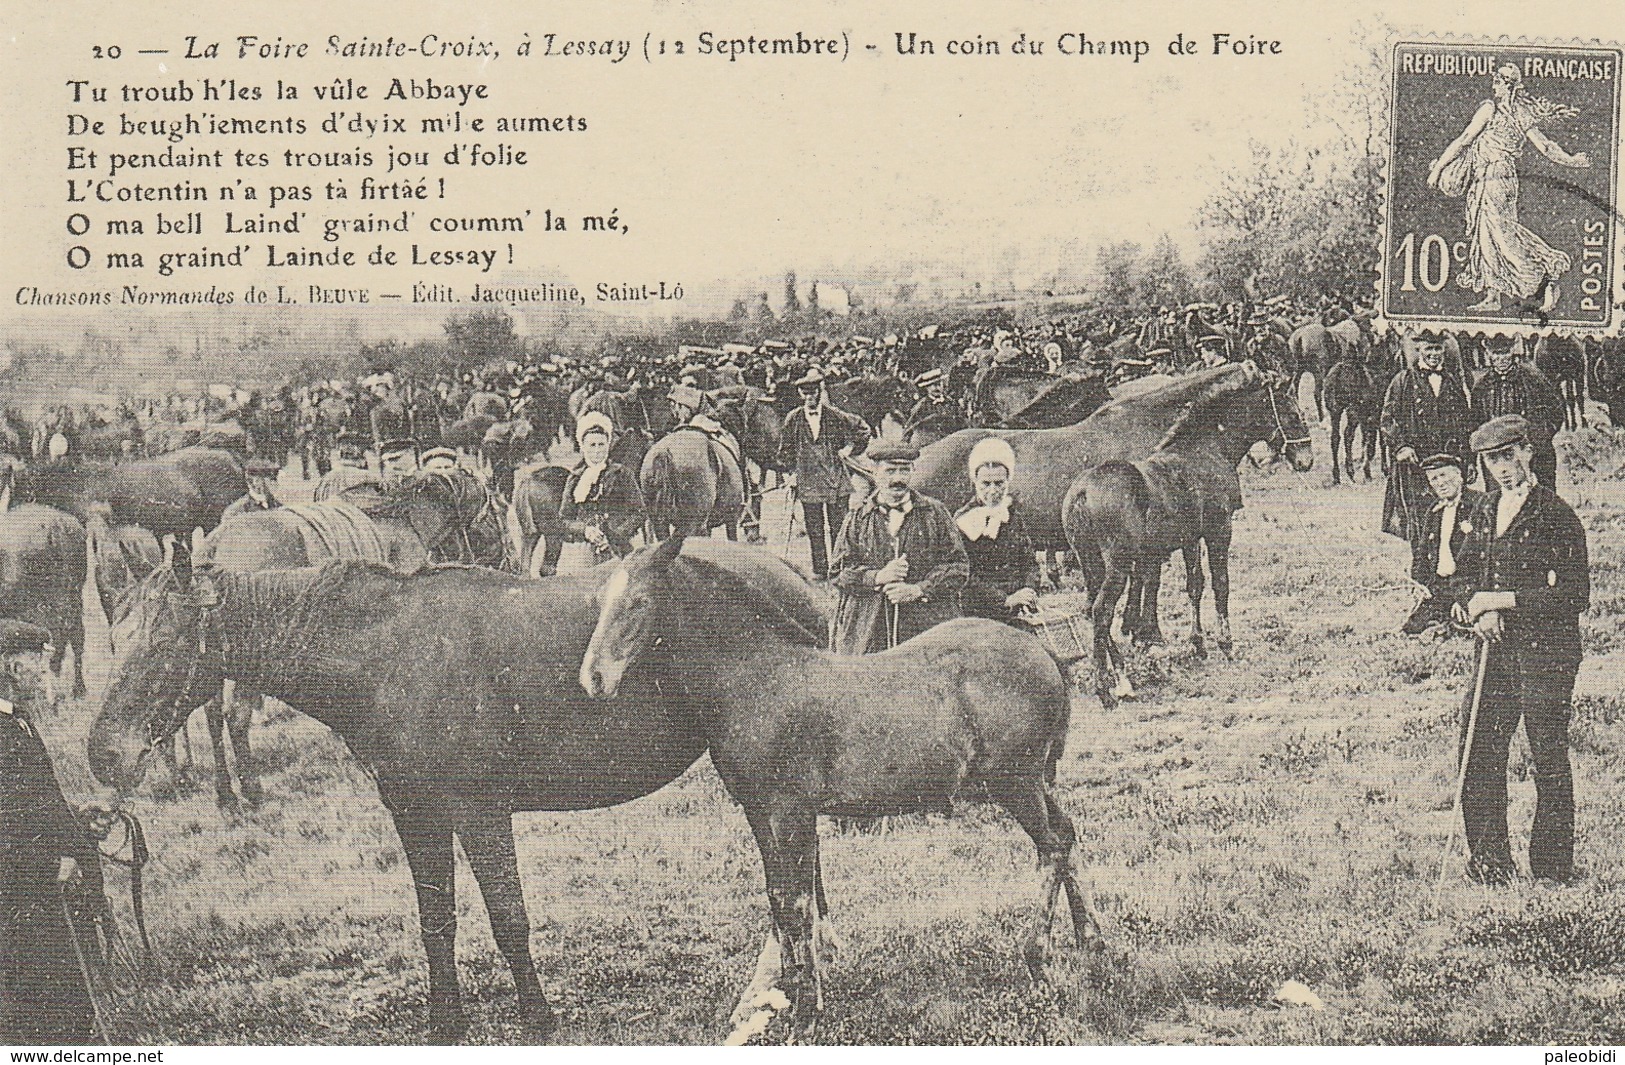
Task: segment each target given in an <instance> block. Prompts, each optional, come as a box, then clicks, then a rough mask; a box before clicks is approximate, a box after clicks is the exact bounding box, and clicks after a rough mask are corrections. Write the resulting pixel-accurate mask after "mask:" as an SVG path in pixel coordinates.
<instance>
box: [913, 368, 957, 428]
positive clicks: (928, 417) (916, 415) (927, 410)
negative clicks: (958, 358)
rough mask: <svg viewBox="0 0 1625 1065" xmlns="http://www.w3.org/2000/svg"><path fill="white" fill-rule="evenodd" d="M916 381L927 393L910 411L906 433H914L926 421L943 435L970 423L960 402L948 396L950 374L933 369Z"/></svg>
mask: <svg viewBox="0 0 1625 1065" xmlns="http://www.w3.org/2000/svg"><path fill="white" fill-rule="evenodd" d="M914 383H915V384H916V385H918V386H919V387H920V388H922V389H924V390H925V395H923V396H921V397H920V401H919V402H918V403H916V404H914V409H913V410H911V411H909V412H908V423H907V424H908V428H907V430H906V432H905V434H904V435H907V433H912V432H913V431H914V430H915V429H917V428H919V427H920V426H921V425H923V424H925V423H926V422H928V421H929V422H930V423H931V428H932V430H933V431H934V432H935V433H937V434H938V435H941V436H947V435H948V434H949V433H957V432H958V431H959V430H961V429H963V428H965V426H966V425H967V424H968V423H967V422H966V421H965V412H964V411H963V410H961V409H960V407H959V404H957V403H955V402H954V401H953V400H951V399H949V398H948V375H947V374H946V373H944V372H943V371H942V370H941V369H931V370H927V371H925V373H923V374H921V375H920V376H918V377H916V378H915V379H914Z"/></svg>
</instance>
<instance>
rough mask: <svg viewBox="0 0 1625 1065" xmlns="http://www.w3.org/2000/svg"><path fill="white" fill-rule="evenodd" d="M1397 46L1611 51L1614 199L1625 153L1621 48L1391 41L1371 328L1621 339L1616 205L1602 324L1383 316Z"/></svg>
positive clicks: (1622, 249) (1624, 221)
mask: <svg viewBox="0 0 1625 1065" xmlns="http://www.w3.org/2000/svg"><path fill="white" fill-rule="evenodd" d="M1401 45H1422V46H1427V45H1442V46H1447V47H1451V46H1453V47H1463V46H1466V47H1475V48H1587V49H1612V50H1614V51H1615V52H1616V53H1617V54H1618V55H1619V57H1620V59H1621V63H1622V65H1621V66H1620V67H1618V68H1616V70H1617V73H1616V75H1615V79H1614V84H1615V91H1614V99H1613V104H1614V130H1615V141H1614V146H1613V155H1612V158H1611V159H1610V160H1609V162H1610V166H1611V171H1612V172H1611V175H1610V185H1611V187H1612V189H1613V190H1614V193H1615V195H1616V196H1618V194H1619V181H1620V152H1621V149H1622V148H1625V121H1622V120H1625V101H1622V97H1625V45H1622V44H1621V43H1619V42H1616V41H1603V40H1598V39H1596V38H1591V39H1580V38H1563V39H1553V40H1549V39H1546V38H1542V37H1521V36H1520V37H1511V36H1507V35H1504V34H1503V35H1502V36H1499V37H1483V36H1477V35H1469V34H1454V33H1405V34H1402V35H1397V36H1394V37H1390V38H1389V39H1388V42H1387V46H1386V48H1385V51H1386V53H1387V63H1388V66H1387V69H1386V70H1385V71H1384V75H1383V91H1384V92H1385V93H1387V97H1388V98H1387V100H1385V101H1384V106H1383V107H1382V108H1381V110H1380V112H1379V113H1380V114H1381V116H1382V128H1381V130H1380V131H1379V133H1380V135H1381V137H1382V141H1381V143H1382V146H1383V148H1382V155H1381V157H1380V158H1379V159H1378V163H1377V170H1378V176H1379V180H1378V183H1377V206H1378V220H1377V247H1376V260H1377V277H1376V281H1375V283H1374V287H1375V293H1374V296H1373V306H1374V307H1375V309H1376V312H1377V313H1376V317H1375V319H1374V320H1373V322H1372V327H1373V328H1374V329H1376V330H1377V331H1379V332H1384V333H1386V332H1387V331H1389V330H1395V331H1397V332H1399V333H1401V334H1405V335H1409V334H1412V333H1416V332H1418V331H1421V330H1424V329H1439V330H1448V331H1450V332H1453V333H1460V334H1464V335H1468V336H1485V337H1488V336H1523V337H1528V336H1538V335H1543V334H1549V333H1550V334H1557V335H1562V336H1575V337H1586V338H1594V339H1603V338H1608V337H1618V336H1621V335H1622V334H1625V308H1622V306H1621V305H1622V304H1625V275H1622V273H1621V270H1622V267H1625V212H1622V211H1621V208H1620V206H1619V205H1618V204H1617V203H1616V204H1615V205H1614V206H1613V208H1612V210H1613V219H1614V245H1613V262H1612V264H1611V266H1612V277H1613V280H1614V285H1613V292H1612V293H1610V296H1609V301H1608V318H1607V320H1606V321H1605V322H1604V323H1603V324H1601V325H1596V324H1594V323H1589V322H1581V323H1575V322H1564V321H1558V320H1546V321H1528V322H1485V321H1479V320H1477V319H1461V318H1448V317H1446V318H1434V317H1425V316H1414V317H1413V316H1406V317H1402V318H1395V317H1392V316H1390V315H1389V314H1388V313H1387V305H1386V300H1387V294H1388V233H1389V230H1388V223H1389V202H1390V196H1389V192H1390V188H1389V186H1390V183H1391V181H1392V179H1393V171H1394V137H1393V134H1394V127H1395V121H1394V113H1393V111H1394V106H1395V102H1396V97H1397V93H1396V92H1395V91H1394V79H1395V76H1396V73H1397V69H1398V62H1397V55H1398V49H1399V47H1400V46H1401Z"/></svg>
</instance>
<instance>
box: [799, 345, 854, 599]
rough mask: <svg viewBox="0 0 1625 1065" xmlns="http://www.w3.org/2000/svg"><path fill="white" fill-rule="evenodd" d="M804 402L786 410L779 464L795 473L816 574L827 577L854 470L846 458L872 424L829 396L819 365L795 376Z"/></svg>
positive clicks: (824, 578)
mask: <svg viewBox="0 0 1625 1065" xmlns="http://www.w3.org/2000/svg"><path fill="white" fill-rule="evenodd" d="M794 384H795V388H796V391H798V392H799V393H800V394H801V406H799V407H797V408H796V409H795V410H793V411H791V412H790V413H789V414H787V415H785V418H784V432H783V433H782V435H781V436H780V437H779V462H778V465H779V468H780V469H783V470H789V471H790V475H791V476H792V477H794V478H795V483H794V488H793V491H794V493H795V498H796V499H797V500H799V501H800V503H801V515H802V519H803V523H804V524H805V525H806V528H807V542H808V546H809V548H810V550H811V552H812V568H813V576H814V577H815V578H816V579H818V580H826V579H828V577H829V556H830V548H831V545H832V541H833V540H834V538H835V535H836V533H837V532H838V531H839V530H840V528H841V522H842V520H843V519H844V518H845V517H846V499H847V495H848V494H849V492H850V488H849V484H850V474H849V473H848V471H847V467H846V462H845V459H846V458H847V456H849V455H853V454H856V453H861V452H862V451H863V449H864V448H865V447H867V446H868V444H869V427H868V426H867V425H865V424H864V423H863V419H861V418H859V417H858V416H857V415H855V414H848V413H847V412H846V411H844V410H841V409H840V408H838V407H836V406H834V405H833V404H831V403H830V402H828V400H827V399H826V397H825V393H824V375H823V373H822V372H821V371H820V370H819V369H818V368H817V367H816V366H815V367H812V368H810V369H809V370H808V371H807V372H806V373H805V374H803V375H802V376H800V377H798V378H796V379H795V382H794Z"/></svg>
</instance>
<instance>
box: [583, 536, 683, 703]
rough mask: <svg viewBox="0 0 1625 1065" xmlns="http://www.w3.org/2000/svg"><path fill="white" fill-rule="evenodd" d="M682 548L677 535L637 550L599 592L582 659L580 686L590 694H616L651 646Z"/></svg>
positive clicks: (671, 592)
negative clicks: (596, 616)
mask: <svg viewBox="0 0 1625 1065" xmlns="http://www.w3.org/2000/svg"><path fill="white" fill-rule="evenodd" d="M682 550H683V537H681V536H673V537H671V538H669V539H667V540H664V541H662V542H661V543H659V544H656V545H654V546H652V547H644V548H639V549H638V550H637V551H634V552H632V553H631V554H630V555H628V556H627V557H626V558H625V560H623V561H622V563H621V565H620V566H619V567H618V568H617V569H616V570H615V573H614V575H612V576H611V577H610V579H609V583H607V584H605V585H604V587H603V590H602V591H601V592H599V607H598V625H597V627H596V628H594V629H593V631H592V641H591V642H590V643H588V644H587V653H586V655H585V656H584V657H583V658H582V660H581V686H582V687H583V688H585V689H586V691H587V694H588V695H593V696H602V697H606V698H607V697H608V696H611V695H614V694H615V690H616V688H618V687H619V686H620V683H621V678H622V677H624V676H625V675H626V671H627V669H629V668H630V667H631V666H632V665H633V664H634V663H636V662H637V661H638V660H639V659H640V658H642V657H643V655H644V654H646V653H647V652H648V650H649V648H650V647H652V646H654V644H655V642H656V640H657V638H658V635H659V626H658V625H656V623H655V619H656V618H658V617H660V616H661V615H662V614H663V613H664V612H665V611H666V610H668V609H669V608H670V606H671V601H672V599H673V598H674V597H675V595H676V594H677V593H676V590H675V588H674V585H673V582H672V579H671V565H672V562H673V561H674V560H675V559H676V558H677V556H678V555H679V554H681V553H682Z"/></svg>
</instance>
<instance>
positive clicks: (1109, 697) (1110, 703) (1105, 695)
mask: <svg viewBox="0 0 1625 1065" xmlns="http://www.w3.org/2000/svg"><path fill="white" fill-rule="evenodd" d="M1095 694H1096V695H1097V696H1099V697H1100V705H1101V707H1102V708H1103V709H1106V710H1116V709H1117V696H1115V695H1113V694H1112V693H1111V689H1110V688H1096V689H1095Z"/></svg>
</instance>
